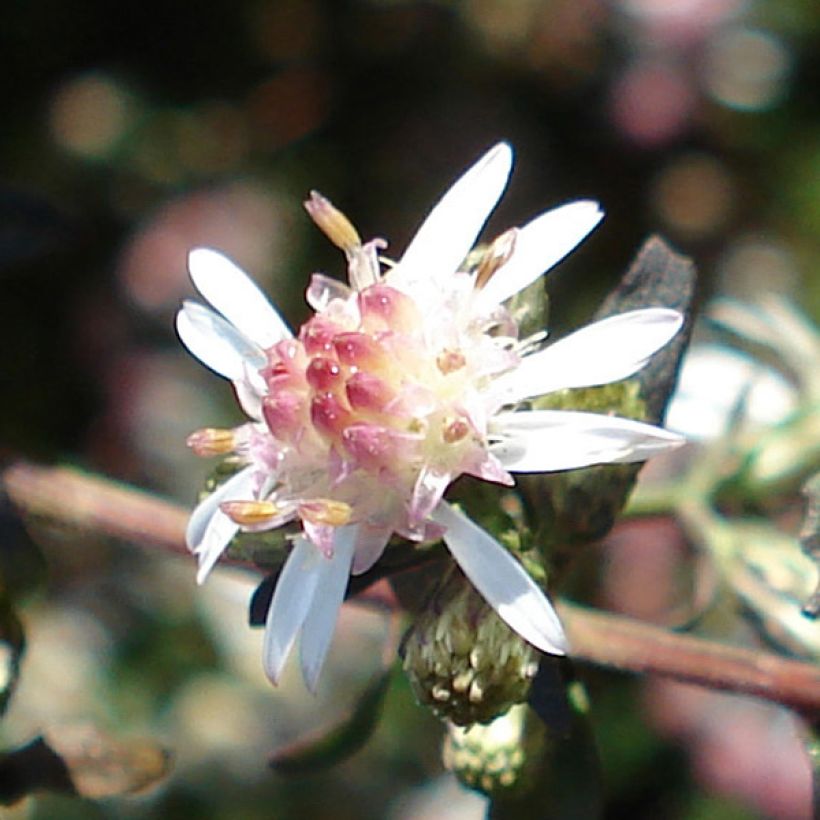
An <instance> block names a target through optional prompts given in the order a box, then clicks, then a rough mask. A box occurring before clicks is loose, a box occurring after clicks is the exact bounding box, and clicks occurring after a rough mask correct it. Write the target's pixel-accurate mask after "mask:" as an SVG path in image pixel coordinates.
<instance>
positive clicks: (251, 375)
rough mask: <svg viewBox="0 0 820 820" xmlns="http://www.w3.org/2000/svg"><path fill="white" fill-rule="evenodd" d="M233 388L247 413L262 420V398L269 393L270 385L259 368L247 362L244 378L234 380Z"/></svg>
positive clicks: (255, 419) (255, 418)
mask: <svg viewBox="0 0 820 820" xmlns="http://www.w3.org/2000/svg"><path fill="white" fill-rule="evenodd" d="M233 388H234V390H235V391H236V399H237V401H238V402H239V406H240V407H241V408H242V409H243V410H244V411H245V415H247V416H248V417H249V418H252V419H254V421H259V422H261V421H262V399H263V398H264V397H265V396H266V395H267V394H268V385H267V383H266V382H265V379H264V378H263V376H262V374H261V373H260V372H259V370H258V369H256V368H254V367H252V366H251V365H249V364H248V363H247V362H246V363H245V368H244V372H243V374H242V378H240V379H235V380H234V382H233Z"/></svg>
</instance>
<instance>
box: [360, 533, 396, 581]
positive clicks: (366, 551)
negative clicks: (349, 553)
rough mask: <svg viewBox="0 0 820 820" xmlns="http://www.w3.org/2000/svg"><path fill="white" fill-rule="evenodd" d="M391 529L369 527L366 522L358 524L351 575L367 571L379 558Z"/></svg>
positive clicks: (388, 538)
mask: <svg viewBox="0 0 820 820" xmlns="http://www.w3.org/2000/svg"><path fill="white" fill-rule="evenodd" d="M392 534H393V531H392V530H391V529H385V528H384V527H371V526H368V525H367V524H360V525H359V532H358V535H357V536H356V546H355V552H354V555H353V566H352V567H351V570H350V572H351V574H352V575H361V574H362V573H363V572H367V570H369V569H370V567H372V566H373V564H375V563H376V561H378V560H379V558H381V555H382V553H383V552H384V548H385V547H386V546H387V542H388V541H389V540H390V536H391V535H392Z"/></svg>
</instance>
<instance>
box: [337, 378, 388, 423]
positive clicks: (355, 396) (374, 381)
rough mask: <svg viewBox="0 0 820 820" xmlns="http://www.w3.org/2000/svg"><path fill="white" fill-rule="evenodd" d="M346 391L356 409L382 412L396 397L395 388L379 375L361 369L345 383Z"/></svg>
mask: <svg viewBox="0 0 820 820" xmlns="http://www.w3.org/2000/svg"><path fill="white" fill-rule="evenodd" d="M345 393H346V394H347V400H348V401H349V402H350V406H351V407H352V408H353V409H354V410H368V411H370V412H375V413H378V412H381V411H382V410H384V409H385V408H386V407H387V405H388V404H389V403H390V402H391V401H393V399H395V397H396V396H395V393H394V391H393V388H392V387H390V385H389V384H388V383H387V382H386V381H384V379H380V378H379V377H378V376H374V375H373V374H372V373H368V372H366V371H364V370H359V371H358V372H357V373H354V374H353V375H352V376H351V377H350V378H349V379H348V380H347V384H346V385H345Z"/></svg>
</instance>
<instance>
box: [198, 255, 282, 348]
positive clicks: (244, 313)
mask: <svg viewBox="0 0 820 820" xmlns="http://www.w3.org/2000/svg"><path fill="white" fill-rule="evenodd" d="M188 270H189V271H190V273H191V279H192V280H193V283H194V285H196V288H197V290H198V291H199V292H200V293H201V294H202V295H203V296H204V297H205V298H206V299H207V300H208V301H209V302H210V303H211V304H212V305H213V306H214V307H215V308H216V309H217V310H218V311H219V312H220V313H221V314H222V315H223V316H224V317H225V318H226V319H227V320H228V321H229V322H230V323H231V324H232V325H234V327H237V328H241V329H242V332H243V333H244V334H245V335H247V337H248V338H249V339H251V340H252V341H253V342H255V343H256V344H257V345H259V346H260V347H262V348H268V347H271V346H272V345H274V344H276V342H278V341H280V340H282V339H287V338H289V337H291V336H292V335H293V334H292V333H291V332H290V328H288V326H287V324H285V321H284V320H283V319H282V317H281V316H280V315H279V313H278V312H277V311H276V309H275V308H274V307H273V305H271V303H270V302H269V301H268V300H267V298H266V297H265V296H264V294H263V293H262V291H261V290H259V288H258V287H257V286H256V284H255V283H254V282H253V281H252V280H251V279H250V277H248V275H247V274H246V273H245V272H244V271H243V270H241V269H240V268H239V267H237V266H236V265H235V264H234V263H233V262H231V261H230V260H229V259H228V258H227V257H226V256H223V255H222V254H221V253H219V252H218V251H214V250H211V249H210V248H196V249H195V250H192V251H191V252H190V253H189V254H188Z"/></svg>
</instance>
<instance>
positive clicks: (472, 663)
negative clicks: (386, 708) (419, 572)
mask: <svg viewBox="0 0 820 820" xmlns="http://www.w3.org/2000/svg"><path fill="white" fill-rule="evenodd" d="M403 654H404V669H405V671H406V672H407V676H408V678H409V680H410V684H411V686H412V687H413V691H414V693H415V695H416V697H417V698H418V700H419V701H420V702H421V703H424V704H426V705H428V706H430V707H431V708H432V710H433V712H434V713H435V714H437V715H438V716H439V717H441V718H443V719H446V720H449V721H451V722H452V723H455V724H457V725H459V726H469V725H471V724H473V723H487V722H489V721H491V720H493V719H494V718H496V717H497V716H498V715H500V714H503V713H504V712H506V711H507V710H508V709H509V708H510V707H511V706H512V705H513V704H515V703H520V702H522V701H524V700H525V699H526V698H527V694H528V693H529V689H530V684H531V682H532V679H533V678H534V677H535V673H536V672H537V671H538V653H537V651H536V650H535V649H533V648H532V647H531V646H530V645H529V644H528V643H527V642H526V641H524V640H523V639H522V638H520V637H519V636H518V635H516V634H515V633H514V632H513V631H512V630H511V629H510V628H509V627H508V626H507V625H506V624H505V623H504V622H503V621H502V620H501V619H500V618H499V617H498V615H496V614H495V612H494V611H493V609H492V608H491V607H490V606H489V604H487V602H486V601H485V600H484V598H483V597H482V596H481V595H480V594H479V593H478V592H476V590H475V589H474V588H473V586H472V584H470V582H469V581H467V579H466V578H465V577H464V576H463V575H462V574H461V572H460V571H458V570H455V569H454V570H453V571H452V572H451V573H450V574H449V575H448V576H447V577H446V578H445V579H444V581H443V583H442V584H441V586H440V587H439V588H438V590H437V591H436V592H435V593H434V595H433V599H432V601H431V602H430V604H429V605H428V607H427V608H426V610H425V611H424V612H423V613H422V614H421V615H420V616H419V618H418V620H417V621H416V623H415V624H414V625H413V627H412V628H411V630H410V632H409V633H408V635H407V637H406V639H405V643H404V653H403Z"/></svg>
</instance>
